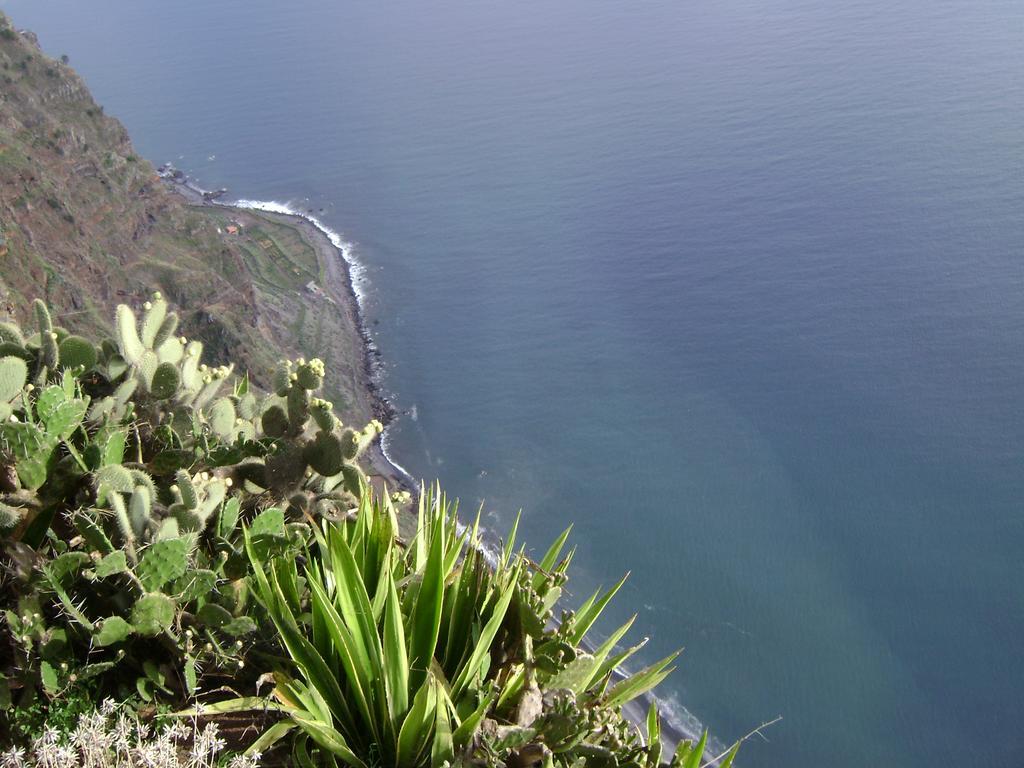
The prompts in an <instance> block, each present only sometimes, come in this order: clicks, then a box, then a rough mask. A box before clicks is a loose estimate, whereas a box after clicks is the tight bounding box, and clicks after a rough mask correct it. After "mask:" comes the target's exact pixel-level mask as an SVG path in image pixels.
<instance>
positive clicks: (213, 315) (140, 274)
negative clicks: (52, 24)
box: [0, 14, 386, 423]
mask: <svg viewBox="0 0 1024 768" xmlns="http://www.w3.org/2000/svg"><path fill="white" fill-rule="evenodd" d="M231 225H241V226H239V232H237V233H236V234H229V233H228V229H227V228H228V226H231ZM0 237H2V238H3V241H0V254H2V255H0V317H3V316H9V317H13V318H15V319H16V320H18V321H21V322H23V323H24V322H26V321H28V320H29V318H28V316H27V315H28V308H29V304H30V301H31V299H32V298H34V297H37V296H38V297H41V298H44V299H45V301H46V302H47V303H48V304H49V305H50V307H51V309H52V311H53V314H54V317H55V321H56V322H58V323H59V324H61V325H63V326H65V327H67V328H69V329H72V330H75V331H79V332H86V333H94V332H96V331H109V322H110V321H109V318H111V317H112V316H113V315H112V310H113V307H114V305H116V304H118V303H128V304H134V305H138V304H140V303H141V302H143V301H145V298H146V297H147V296H148V294H149V293H150V292H152V291H153V290H155V289H159V290H161V291H162V292H163V293H164V295H165V296H167V297H168V298H169V300H170V301H171V302H172V303H173V304H174V305H176V309H177V310H178V312H179V314H180V315H181V317H182V332H183V333H184V334H185V335H187V336H190V337H196V338H199V339H201V340H202V341H203V342H204V344H205V345H206V348H207V357H208V358H210V361H211V362H214V363H221V362H226V361H227V360H233V361H234V362H235V363H236V364H238V365H240V366H241V367H242V368H244V369H245V370H247V371H248V372H249V374H250V376H251V377H252V378H253V380H254V381H255V382H256V383H257V384H263V385H265V384H266V383H267V380H268V377H269V374H270V371H271V370H272V367H273V365H274V363H275V362H276V361H277V360H278V359H280V358H281V357H284V356H289V357H295V356H298V355H306V356H310V357H312V356H318V357H321V358H323V359H324V360H325V362H326V363H327V366H328V370H329V376H328V381H327V385H328V391H326V394H327V395H328V396H330V397H331V398H332V399H334V400H335V402H336V403H338V405H339V410H340V413H341V415H342V416H343V418H346V419H347V420H350V421H352V422H353V423H357V422H365V421H368V420H369V419H370V418H373V417H374V416H381V415H386V414H385V413H384V412H385V411H386V405H385V404H384V403H383V402H382V401H381V400H380V399H379V398H378V397H376V395H375V392H374V388H373V385H372V382H371V377H370V375H369V371H368V364H367V352H366V348H365V344H364V338H363V334H362V329H361V326H360V320H359V317H358V309H357V307H356V305H355V302H354V297H353V295H352V291H351V285H350V283H349V275H348V273H347V270H346V268H345V265H344V263H343V262H342V260H341V259H340V257H339V254H338V253H337V251H335V250H334V249H333V248H332V247H331V246H330V244H329V242H328V241H327V240H326V238H324V237H322V236H321V233H319V232H318V231H316V230H315V229H314V228H313V227H311V226H309V225H308V223H307V222H304V221H302V220H298V219H294V218H290V217H282V216H276V215H272V214H261V213H257V212H252V211H239V210H236V209H232V208H229V207H226V206H216V205H214V206H202V205H193V204H189V202H188V201H186V200H185V198H184V197H182V196H181V195H180V194H178V193H177V192H175V191H174V190H173V189H171V188H169V187H168V186H167V184H166V183H165V182H164V181H163V180H161V179H160V178H159V177H158V176H157V174H156V172H155V170H154V168H153V166H152V165H151V164H150V163H149V162H148V161H146V160H144V159H143V158H140V157H139V156H137V155H136V154H135V152H134V151H133V149H132V145H131V141H130V140H129V137H128V134H127V131H126V130H125V129H124V127H123V126H122V125H121V124H120V123H119V122H118V121H117V120H116V119H114V118H112V117H110V116H108V115H105V114H104V111H103V108H102V107H101V106H99V105H97V104H96V103H95V101H94V100H93V98H92V96H91V95H90V93H89V91H88V89H87V88H86V86H85V84H84V83H83V82H82V80H81V78H79V77H78V75H77V74H76V73H75V72H74V71H73V70H72V69H71V68H70V67H68V66H67V64H66V63H62V62H58V61H55V60H53V59H51V58H49V57H47V56H46V55H45V54H43V53H42V51H41V50H40V48H39V46H38V44H37V42H36V40H35V37H34V35H32V34H31V33H30V32H21V31H18V30H16V29H15V28H14V27H13V26H12V25H11V22H10V21H9V20H8V19H7V18H6V17H5V16H3V14H0ZM310 282H312V283H315V284H316V285H317V290H316V291H315V292H310V291H308V290H307V289H306V286H307V285H308V284H309V283H310Z"/></svg>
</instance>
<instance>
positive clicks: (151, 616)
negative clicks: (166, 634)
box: [132, 592, 176, 637]
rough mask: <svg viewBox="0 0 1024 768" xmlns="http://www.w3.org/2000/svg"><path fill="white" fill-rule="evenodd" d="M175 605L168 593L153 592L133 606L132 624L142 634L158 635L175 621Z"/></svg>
mask: <svg viewBox="0 0 1024 768" xmlns="http://www.w3.org/2000/svg"><path fill="white" fill-rule="evenodd" d="M175 607H176V606H175V603H174V600H172V599H171V598H169V597H168V596H167V595H164V594H161V593H160V592H151V593H149V594H148V595H146V596H145V597H141V598H139V600H138V601H137V602H136V603H135V605H133V606H132V626H133V627H134V628H135V631H136V632H138V633H139V634H140V635H146V636H149V637H152V636H154V635H158V634H160V633H161V632H163V631H164V630H165V629H169V628H170V626H171V624H173V623H174V610H175Z"/></svg>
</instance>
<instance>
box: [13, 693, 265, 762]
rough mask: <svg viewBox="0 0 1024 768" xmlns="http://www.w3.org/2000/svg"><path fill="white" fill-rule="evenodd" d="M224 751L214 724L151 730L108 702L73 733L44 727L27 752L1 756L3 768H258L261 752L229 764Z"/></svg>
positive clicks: (17, 750)
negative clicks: (223, 754)
mask: <svg viewBox="0 0 1024 768" xmlns="http://www.w3.org/2000/svg"><path fill="white" fill-rule="evenodd" d="M224 747H225V742H224V740H223V739H222V738H220V736H219V735H218V731H217V724H216V723H207V724H206V725H204V726H202V727H200V726H199V723H198V722H197V721H192V723H191V726H189V725H188V724H186V723H185V722H183V721H180V720H178V721H175V722H174V723H172V724H171V725H168V726H163V727H161V728H158V729H153V730H151V729H150V726H149V725H147V724H145V723H142V722H139V720H138V719H137V718H135V717H134V716H131V715H128V714H126V713H125V712H124V711H122V708H121V707H120V706H119V705H118V704H116V703H114V702H113V701H111V700H110V699H107V700H106V701H104V702H103V705H102V706H101V707H100V709H99V710H98V711H96V712H93V713H92V714H89V715H85V716H83V717H82V718H80V719H79V721H78V725H77V727H76V728H75V729H74V730H73V731H71V732H69V733H68V732H65V733H61V732H58V731H57V730H56V729H55V728H46V729H45V730H44V731H43V734H42V735H41V736H39V737H38V738H37V739H36V740H35V741H34V742H33V743H32V746H31V748H30V749H29V750H27V751H26V750H24V749H22V748H20V747H11V748H10V749H8V750H7V751H6V752H3V753H0V768H215V766H217V765H220V766H224V765H226V766H227V768H259V764H260V757H261V756H260V754H259V753H255V754H252V755H235V756H233V757H232V758H231V759H230V760H228V761H227V762H226V763H225V761H224V757H225V756H222V754H221V753H222V752H223V751H224Z"/></svg>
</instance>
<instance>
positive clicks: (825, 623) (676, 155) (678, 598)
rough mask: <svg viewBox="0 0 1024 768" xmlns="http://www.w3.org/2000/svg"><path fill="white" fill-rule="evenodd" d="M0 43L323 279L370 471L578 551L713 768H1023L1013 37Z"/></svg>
mask: <svg viewBox="0 0 1024 768" xmlns="http://www.w3.org/2000/svg"><path fill="white" fill-rule="evenodd" d="M0 7H2V8H3V9H4V10H5V11H7V12H8V13H10V14H11V16H12V17H13V19H14V21H15V22H16V23H17V24H19V25H23V26H27V27H31V28H33V29H34V30H36V31H37V32H38V33H39V36H40V38H41V41H42V44H43V46H44V47H45V49H46V50H47V51H49V52H50V53H52V54H54V55H60V54H62V53H67V54H68V55H69V56H70V57H71V63H72V65H73V66H75V67H76V68H77V69H78V70H79V71H80V72H81V73H82V74H83V75H84V76H85V78H86V80H87V82H88V84H89V85H90V86H91V88H92V90H93V92H94V94H95V95H96V97H97V99H98V100H99V101H100V102H101V103H103V104H104V105H105V106H106V108H107V111H108V112H109V113H111V114H114V115H117V116H118V117H120V118H121V119H122V120H123V121H124V122H125V124H126V125H127V127H128V129H129V131H130V132H131V134H132V136H133V138H134V141H135V144H136V147H137V148H138V150H139V151H140V152H141V153H142V154H144V155H145V156H147V157H148V158H149V159H151V160H153V161H154V162H157V163H160V162H163V161H167V160H170V161H174V162H175V163H176V164H177V165H178V166H179V167H182V168H184V169H187V170H188V171H189V172H190V173H192V174H193V175H194V176H195V177H196V178H197V179H198V180H199V181H200V182H201V183H203V184H204V185H205V186H208V187H220V186H227V187H229V188H230V189H231V190H232V194H234V195H235V196H237V197H244V198H250V199H260V200H272V201H278V202H280V203H290V204H292V205H293V206H296V207H301V208H302V209H304V210H311V211H313V212H314V213H315V215H317V216H318V217H319V218H320V219H321V220H322V221H323V222H324V223H325V224H327V225H328V226H330V227H331V228H333V229H335V230H337V231H338V232H339V233H341V235H342V236H343V237H344V238H345V239H346V240H347V241H350V242H352V243H353V244H354V246H355V251H354V252H355V254H356V256H357V257H358V258H359V259H360V261H361V262H362V263H363V265H364V266H365V269H366V283H365V285H364V287H365V290H366V311H367V314H368V318H369V321H370V323H371V326H372V328H373V330H374V334H375V336H376V339H377V342H378V344H379V346H380V348H381V350H382V352H383V354H384V358H385V360H386V362H387V367H386V370H385V383H386V386H387V387H388V389H389V390H390V391H391V392H392V393H393V394H394V398H395V402H396V404H397V406H398V407H399V408H400V409H401V410H402V411H403V413H404V415H403V416H402V417H401V418H400V419H399V421H398V422H397V423H396V424H395V425H394V427H393V428H392V429H391V431H390V433H389V439H390V442H391V450H392V452H393V454H394V455H395V457H396V459H398V460H399V461H400V462H401V463H402V464H403V465H405V466H406V467H408V468H409V469H410V471H412V472H413V473H415V474H416V475H417V476H422V477H425V478H427V479H431V478H434V477H440V478H441V479H442V480H443V481H444V483H445V485H446V487H447V488H448V489H449V491H450V492H452V493H455V494H458V495H459V496H461V497H462V499H463V504H464V506H465V507H469V508H470V509H472V508H475V507H476V505H477V504H478V503H479V502H480V501H485V502H486V509H487V510H488V516H487V523H488V525H489V526H491V528H492V529H493V530H495V531H498V532H500V531H502V530H504V529H506V528H507V526H508V525H509V524H510V523H511V521H512V519H513V517H514V514H515V512H516V510H517V509H518V508H519V507H522V509H523V525H522V530H524V531H525V534H526V536H527V538H528V540H529V541H530V542H531V544H532V545H534V546H535V547H536V548H537V549H538V550H542V549H543V547H545V546H546V545H547V543H548V542H549V541H550V540H551V539H552V538H553V537H554V536H555V535H557V533H558V532H559V531H560V530H561V529H562V528H563V527H564V526H566V525H567V524H568V523H569V522H571V521H575V522H576V524H577V526H576V530H575V534H574V540H575V542H576V543H577V545H578V547H579V553H578V557H577V559H576V565H577V566H578V568H577V575H576V591H575V594H574V596H573V599H576V600H578V599H581V598H582V596H583V595H584V593H585V592H586V591H587V590H589V589H591V588H593V587H595V586H596V585H598V584H600V583H604V584H609V583H611V582H612V581H613V580H615V579H617V578H618V576H619V575H620V574H622V573H623V572H625V571H626V570H630V571H631V572H632V573H631V576H630V579H629V581H628V583H627V586H626V587H624V588H623V590H622V592H621V593H620V596H619V597H618V598H617V600H616V601H615V602H614V603H613V607H612V609H610V616H609V622H608V623H607V624H606V625H605V627H604V628H605V629H606V630H607V629H608V628H609V627H610V626H611V622H612V621H613V620H618V621H621V620H624V619H626V618H627V617H628V616H629V615H631V614H632V613H633V612H637V613H639V619H638V622H637V627H638V630H637V633H638V634H649V635H650V636H651V642H650V645H649V647H648V649H647V651H648V652H646V657H645V658H646V659H647V660H651V659H654V658H656V657H658V656H659V655H662V654H665V653H668V652H669V651H671V650H673V649H675V648H677V647H680V646H685V649H686V650H685V652H684V654H683V656H682V657H681V663H680V669H679V670H678V671H677V672H676V673H675V674H674V675H673V677H672V678H671V679H670V680H669V682H668V683H667V684H666V685H665V686H664V694H665V696H666V697H668V698H672V699H674V700H675V701H676V702H677V703H678V706H677V707H676V708H675V709H674V711H675V712H676V713H677V714H678V715H679V716H683V715H684V709H683V705H685V710H688V712H689V713H692V717H693V718H696V719H697V720H699V722H700V723H703V724H704V725H706V726H708V727H710V728H711V729H712V731H713V732H714V733H715V734H716V735H717V736H718V738H719V739H720V740H721V741H723V742H728V741H730V740H732V739H734V738H737V737H739V736H741V735H742V734H744V733H746V732H747V731H748V730H750V729H751V728H754V727H755V726H757V725H758V724H760V723H761V722H763V721H765V720H768V719H771V718H773V717H775V716H776V715H779V714H781V715H782V716H783V718H784V719H783V721H782V722H781V723H779V724H777V725H775V726H773V727H772V728H771V729H770V730H769V731H768V732H767V739H768V741H762V740H760V739H755V740H753V741H752V742H751V743H750V744H749V745H748V746H747V747H746V748H745V749H744V751H743V753H742V755H743V759H742V761H741V764H742V765H748V766H765V767H766V768H775V767H778V768H783V767H785V768H792V767H802V766H830V767H834V768H854V767H855V766H857V767H859V766H865V765H871V766H876V765H885V766H907V767H908V768H917V767H921V768H924V767H925V766H927V767H929V768H935V767H936V766H947V765H948V766H954V765H955V766H964V765H983V764H984V765H987V766H995V767H997V768H1015V767H1017V766H1020V765H1022V764H1024V728H1022V727H1021V723H1022V722H1024V693H1022V688H1024V657H1022V655H1021V650H1020V648H1021V637H1022V634H1024V504H1022V501H1024V472H1022V462H1024V411H1022V408H1021V404H1022V402H1024V344H1022V342H1024V127H1022V126H1024V45H1022V39H1024V5H1022V4H1021V3H1019V2H1010V1H1008V0H972V1H969V0H907V2H902V3H886V2H881V0H849V1H848V2H845V3H821V2H811V1H810V0H759V1H758V2H753V0H716V1H715V2H711V0H651V1H650V2H647V1H646V0H645V1H642V2H632V3H625V2H607V1H606V0H587V1H584V0H561V1H560V2H557V3H553V2H538V1H537V0H521V1H520V2H508V1H503V0H483V1H481V0H475V1H474V2H470V1H469V0H438V2H433V3H417V2H411V0H396V1H395V2H388V3H337V2H331V1H330V0H304V1H303V2H297V3H271V2H265V1H260V2H252V1H250V2H243V0H221V1H220V2H217V3H210V2H205V0H178V1H177V2H174V3H139V2H134V1H132V0H107V2H104V3H83V2H75V1H73V0H5V1H4V2H2V3H0ZM311 352H315V350H311Z"/></svg>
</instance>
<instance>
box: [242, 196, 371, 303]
mask: <svg viewBox="0 0 1024 768" xmlns="http://www.w3.org/2000/svg"><path fill="white" fill-rule="evenodd" d="M231 205H234V206H236V207H238V208H249V209H251V210H255V211H266V212H268V213H284V214H287V215H289V216H298V217H299V218H300V219H305V220H306V221H308V222H309V223H310V224H312V225H313V226H314V227H316V228H317V229H319V230H320V231H321V232H323V233H324V234H325V235H327V239H328V240H330V241H331V244H332V245H334V247H335V248H337V249H338V250H339V251H340V252H341V257H342V258H343V259H344V260H345V263H346V264H348V271H349V274H350V275H351V278H352V290H353V291H354V292H355V294H356V301H357V302H358V303H359V310H360V312H363V311H364V310H365V304H366V286H367V275H366V266H365V265H364V264H363V263H362V262H360V261H359V259H357V258H356V256H355V245H354V244H353V243H351V242H349V241H348V240H345V238H343V237H342V236H341V235H340V234H338V233H337V232H336V231H334V230H333V229H331V228H330V227H328V226H327V225H326V224H324V223H323V222H322V221H320V219H318V218H317V217H316V216H314V215H313V214H311V213H306V212H304V211H300V210H299V209H297V208H294V207H293V206H291V205H289V204H288V203H279V202H277V201H276V200H236V201H234V202H233V203H231ZM364 317H365V315H364Z"/></svg>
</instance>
